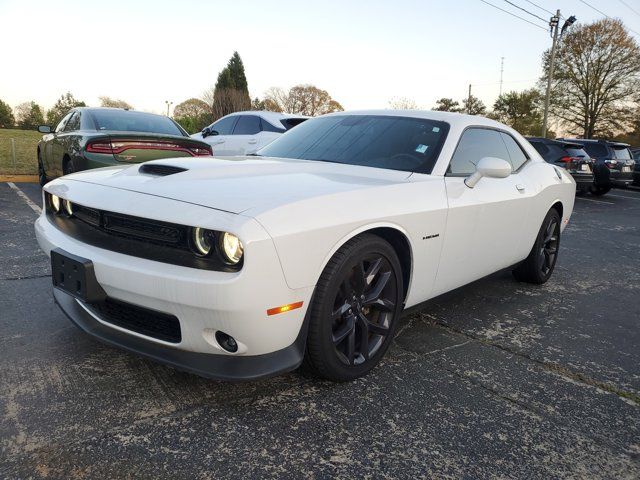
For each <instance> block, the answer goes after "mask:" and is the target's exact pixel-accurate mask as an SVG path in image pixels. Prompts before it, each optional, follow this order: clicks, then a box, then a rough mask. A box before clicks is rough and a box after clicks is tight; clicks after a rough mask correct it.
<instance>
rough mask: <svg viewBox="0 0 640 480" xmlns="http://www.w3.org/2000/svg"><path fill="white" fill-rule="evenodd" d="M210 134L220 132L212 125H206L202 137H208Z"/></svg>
mask: <svg viewBox="0 0 640 480" xmlns="http://www.w3.org/2000/svg"><path fill="white" fill-rule="evenodd" d="M209 135H219V133H218V132H217V131H216V130H214V129H212V128H211V127H204V128H203V129H202V138H205V137H208V136H209Z"/></svg>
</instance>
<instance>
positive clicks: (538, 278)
mask: <svg viewBox="0 0 640 480" xmlns="http://www.w3.org/2000/svg"><path fill="white" fill-rule="evenodd" d="M560 221H561V219H560V214H559V213H558V211H557V210H556V209H555V208H552V209H551V210H549V212H548V213H547V216H546V217H545V219H544V221H543V222H542V226H541V227H540V230H539V232H538V236H537V237H536V241H535V243H534V244H533V248H532V249H531V252H530V253H529V256H528V257H527V258H526V259H525V260H524V261H523V262H522V263H521V264H520V265H518V266H517V267H516V268H515V269H514V270H513V272H512V273H513V276H514V277H515V278H516V280H518V281H520V282H528V283H535V284H538V285H540V284H543V283H545V282H546V281H547V280H549V278H550V277H551V274H552V273H553V269H554V268H555V266H556V261H557V260H558V250H559V249H560Z"/></svg>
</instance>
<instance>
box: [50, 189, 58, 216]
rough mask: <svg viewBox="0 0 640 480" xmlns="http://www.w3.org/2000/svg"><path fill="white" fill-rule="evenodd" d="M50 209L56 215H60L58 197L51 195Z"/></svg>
mask: <svg viewBox="0 0 640 480" xmlns="http://www.w3.org/2000/svg"><path fill="white" fill-rule="evenodd" d="M51 208H53V211H54V212H56V213H60V197H58V196H57V195H53V194H51Z"/></svg>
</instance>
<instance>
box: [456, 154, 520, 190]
mask: <svg viewBox="0 0 640 480" xmlns="http://www.w3.org/2000/svg"><path fill="white" fill-rule="evenodd" d="M511 171H512V169H511V164H510V163H509V162H507V161H506V160H504V159H502V158H496V157H484V158H482V159H480V161H479V162H478V165H476V171H475V172H474V173H472V174H471V175H470V176H468V177H467V178H465V179H464V184H465V185H466V186H467V187H469V188H473V187H475V186H476V183H478V182H479V181H480V179H481V178H482V177H488V178H506V177H508V176H509V175H511Z"/></svg>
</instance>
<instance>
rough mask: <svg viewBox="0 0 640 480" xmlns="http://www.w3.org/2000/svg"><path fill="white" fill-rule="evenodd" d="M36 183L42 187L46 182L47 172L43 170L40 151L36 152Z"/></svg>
mask: <svg viewBox="0 0 640 480" xmlns="http://www.w3.org/2000/svg"><path fill="white" fill-rule="evenodd" d="M38 183H39V184H40V186H41V187H44V186H45V185H46V184H47V172H45V170H44V165H43V164H42V158H41V157H40V152H38Z"/></svg>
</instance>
